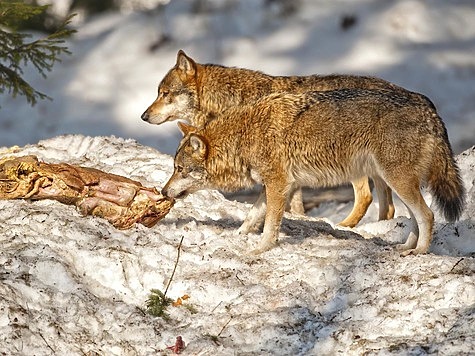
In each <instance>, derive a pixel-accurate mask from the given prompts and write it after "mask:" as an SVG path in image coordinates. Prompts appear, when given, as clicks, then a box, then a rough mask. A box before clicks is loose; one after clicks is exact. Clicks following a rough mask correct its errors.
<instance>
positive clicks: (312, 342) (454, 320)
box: [0, 0, 475, 355]
mask: <svg viewBox="0 0 475 356" xmlns="http://www.w3.org/2000/svg"><path fill="white" fill-rule="evenodd" d="M203 3H204V4H208V6H209V7H210V8H209V9H208V10H207V11H201V12H196V13H192V12H191V2H189V1H173V2H171V4H170V5H168V6H167V7H165V10H164V13H158V12H154V13H139V12H131V13H128V14H106V15H103V16H100V17H96V18H92V19H89V20H88V21H87V22H85V23H83V24H81V25H80V26H79V28H78V33H77V35H76V36H75V37H74V38H73V39H72V40H71V41H70V43H69V46H70V49H71V50H72V52H73V55H72V56H69V57H65V58H64V60H63V62H62V63H60V64H58V65H57V66H55V68H54V70H53V72H52V73H51V74H50V75H49V77H48V79H47V80H43V79H42V78H38V76H37V75H36V74H35V73H34V71H31V70H27V73H26V75H27V77H28V78H29V79H30V80H31V82H32V83H33V85H34V86H35V87H36V88H38V89H39V90H41V91H43V92H45V93H47V94H48V95H50V96H52V97H53V98H54V100H53V101H52V102H50V101H42V102H40V103H38V104H37V105H36V106H35V107H33V108H31V107H29V106H28V105H27V104H26V103H25V100H24V98H21V97H20V98H15V99H12V98H10V97H9V96H7V95H4V96H2V97H0V146H5V147H8V146H13V145H19V146H24V145H26V144H32V145H30V146H25V147H22V148H20V149H18V150H17V151H16V152H14V153H13V154H14V155H26V154H35V155H37V156H38V157H39V158H41V159H43V160H45V161H47V162H69V163H73V164H79V165H84V166H90V167H95V168H99V169H102V170H105V171H107V172H112V173H116V174H120V175H124V176H127V177H129V178H132V179H136V180H139V181H141V182H142V183H143V184H145V185H148V186H157V187H162V186H163V184H164V183H165V182H166V180H167V179H168V177H169V176H170V174H171V170H172V158H171V157H170V156H168V155H166V154H173V153H174V151H175V149H176V145H177V142H178V140H179V139H180V137H181V135H180V134H179V132H178V130H177V129H176V125H175V124H173V123H170V124H166V125H163V126H152V125H150V124H147V123H144V122H142V120H141V119H140V115H141V113H142V112H143V111H144V110H145V108H146V107H147V106H148V105H149V104H150V103H151V102H152V100H153V99H154V98H155V95H156V86H157V84H158V82H159V81H160V79H161V78H162V77H163V75H164V74H165V73H166V72H167V70H168V69H169V68H170V67H171V66H172V65H173V64H174V62H175V56H176V52H177V50H178V49H180V48H182V49H184V50H185V51H186V52H187V53H188V54H189V55H191V56H192V57H194V58H195V59H196V60H198V61H199V62H215V63H221V64H224V65H235V66H242V67H249V68H254V69H259V70H263V71H265V72H268V73H271V74H302V75H303V74H310V73H320V74H325V73H335V72H338V73H359V74H370V75H376V76H380V77H383V78H385V79H388V80H390V81H393V82H395V83H397V84H400V85H402V86H404V87H406V88H408V89H411V90H416V91H419V92H422V93H424V94H426V95H428V96H429V97H430V98H431V99H432V100H433V101H434V103H435V104H436V106H437V108H438V110H439V112H440V114H441V116H442V117H443V118H444V121H445V122H446V124H447V128H448V132H449V136H450V139H451V142H452V143H453V146H454V149H455V151H456V152H462V151H463V150H466V149H468V150H467V151H465V152H463V153H462V154H461V155H459V156H458V162H459V164H460V167H461V169H462V173H463V177H464V182H465V184H466V188H467V192H468V194H467V209H466V210H465V212H464V215H463V216H462V219H461V221H460V222H458V223H456V224H446V223H444V222H443V220H442V219H441V218H440V217H439V216H437V218H436V224H435V237H434V241H433V243H432V247H431V250H430V254H428V255H424V256H409V257H406V258H401V257H400V256H399V255H398V254H397V253H395V252H394V251H393V250H392V248H391V245H392V244H393V243H397V242H401V241H402V240H403V239H404V238H405V236H406V235H407V229H408V219H407V217H405V215H406V213H405V210H404V208H403V207H401V206H397V211H396V214H397V216H398V217H397V218H396V219H393V220H391V221H388V222H376V216H377V213H376V211H377V206H376V204H373V205H372V206H371V208H370V210H369V212H368V214H367V216H366V217H365V218H364V220H363V221H362V223H361V225H359V226H358V227H357V228H356V229H340V228H337V227H335V226H334V223H335V222H338V221H339V220H340V218H341V216H344V215H345V213H346V212H347V211H348V210H349V209H350V208H351V204H352V203H349V204H339V205H338V204H334V203H328V204H324V205H323V206H321V207H320V208H319V209H315V210H313V211H312V212H311V214H310V215H311V216H310V217H308V218H305V219H301V218H297V217H295V216H290V215H286V218H285V219H284V222H283V228H282V233H281V244H280V246H279V247H277V248H275V249H273V250H271V251H269V252H266V253H264V254H262V255H261V256H258V257H254V256H249V255H248V251H249V250H251V249H252V248H253V247H254V245H255V244H256V243H257V241H258V238H259V236H258V235H249V236H238V235H236V234H235V232H234V230H235V229H237V228H238V227H239V225H240V223H241V221H242V219H243V218H244V216H245V214H246V212H247V210H248V209H249V205H246V204H241V203H238V202H232V201H228V200H226V199H224V198H223V197H222V195H221V194H219V193H217V192H213V191H205V192H199V193H196V194H194V195H192V196H190V197H188V198H187V199H185V200H184V201H179V202H178V203H177V204H176V205H175V207H174V208H173V209H172V211H171V212H170V213H169V215H168V216H167V217H166V218H165V219H164V220H162V221H161V222H159V224H158V225H157V226H155V227H154V228H152V229H147V228H145V227H143V226H136V227H134V228H133V229H130V230H127V231H118V230H116V229H114V228H113V227H112V226H111V225H110V224H109V223H107V222H106V221H104V220H102V219H98V218H93V217H81V216H80V215H79V213H78V212H77V211H76V209H75V208H74V207H72V206H66V205H62V204H60V203H58V202H54V201H41V202H34V203H32V202H27V201H0V231H1V234H0V241H1V242H0V244H1V249H0V278H1V282H0V353H2V352H3V354H6V355H10V354H12V355H32V354H35V355H50V354H57V355H81V354H88V355H94V354H99V355H152V354H157V353H160V352H159V351H158V350H163V349H165V347H166V346H169V345H172V344H173V343H174V341H175V338H176V336H178V335H181V336H182V337H183V339H184V341H185V342H186V344H187V348H186V349H185V351H184V354H190V355H191V354H198V355H234V354H243V355H246V354H247V355H266V354H267V355H271V354H272V355H276V354H277V355H279V354H281V355H290V354H295V355H298V354H300V355H304V354H318V355H325V354H328V355H334V354H354V355H359V354H363V353H366V354H370V355H371V354H374V355H386V354H393V355H407V354H412V355H425V354H442V355H463V354H471V353H473V350H474V349H475V331H474V325H475V259H474V256H475V222H474V218H473V217H474V216H475V198H474V197H475V188H474V187H473V186H474V179H475V150H474V149H473V148H470V147H472V146H473V145H474V144H475V139H474V137H475V101H474V100H473V98H474V94H475V85H474V83H475V70H474V69H475V56H474V53H475V4H474V3H473V1H472V0H457V1H450V2H449V1H445V0H432V1H430V2H428V1H415V0H412V1H411V0H401V1H381V0H367V1H358V2H357V1H349V0H348V1H334V0H319V1H312V0H301V1H299V3H300V5H299V6H298V7H297V10H296V12H295V13H293V14H292V15H290V16H285V17H284V16H279V12H280V11H282V9H283V8H282V7H280V5H279V4H283V3H285V2H278V1H277V2H275V1H274V2H266V1H264V0H257V1H253V0H245V1H241V2H219V1H207V2H206V1H205V2H203ZM265 3H272V4H273V5H271V6H267V7H266V6H265V5H264V4H265ZM226 4H234V5H232V6H226ZM345 16H350V17H351V16H354V18H355V19H356V22H355V24H354V25H353V26H351V27H349V28H348V29H347V30H343V29H342V26H341V21H342V19H343V17H345ZM162 35H167V36H169V37H170V38H171V41H169V42H166V43H164V44H162V45H161V46H159V47H158V49H156V50H155V51H150V50H149V48H150V46H151V45H152V44H153V43H154V42H156V41H157V40H158V39H159V38H160V36H162ZM63 134H73V135H68V136H59V135H63ZM82 135H85V136H82ZM110 135H115V136H117V137H121V138H114V137H111V136H110ZM40 140H42V141H40ZM135 140H137V141H138V142H139V143H137V142H136V141H135ZM38 141H39V142H38ZM144 145H145V146H144ZM157 150H158V151H157ZM160 152H161V153H160ZM7 153H9V154H11V150H10V151H8V150H6V148H4V149H2V151H1V152H0V154H7ZM165 153H166V154H165ZM427 198H428V199H430V197H429V196H428V197H427ZM318 217H325V218H324V219H320V218H318ZM182 237H184V239H183V245H182V251H181V256H180V260H179V263H178V267H177V271H176V274H175V277H174V278H173V281H172V283H171V285H170V289H169V291H168V296H170V297H172V298H178V297H181V296H183V295H184V294H188V295H189V296H190V299H189V300H186V301H184V304H189V305H192V306H193V307H194V309H195V310H196V313H192V312H191V311H190V309H187V308H185V307H170V308H169V314H170V318H171V320H170V321H165V320H163V319H162V318H156V317H152V316H150V315H148V314H146V313H144V312H143V310H144V307H145V301H146V299H147V297H148V295H149V293H150V290H151V289H152V288H156V289H160V290H162V291H163V290H164V289H165V286H166V285H167V283H168V279H169V278H170V275H171V273H172V270H173V267H174V264H175V260H176V257H177V248H178V245H179V242H180V240H181V238H182ZM163 353H165V354H166V353H170V351H164V352H163Z"/></svg>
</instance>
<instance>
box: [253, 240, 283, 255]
mask: <svg viewBox="0 0 475 356" xmlns="http://www.w3.org/2000/svg"><path fill="white" fill-rule="evenodd" d="M278 244H279V243H278V242H277V241H275V242H265V243H262V242H261V243H259V244H258V245H257V248H256V249H254V250H252V251H251V255H254V256H256V255H260V254H261V253H263V252H266V251H269V250H271V249H273V248H274V247H276V246H277V245H278Z"/></svg>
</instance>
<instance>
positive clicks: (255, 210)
mask: <svg viewBox="0 0 475 356" xmlns="http://www.w3.org/2000/svg"><path fill="white" fill-rule="evenodd" d="M265 214H266V189H265V187H262V190H261V193H260V194H259V196H258V197H257V200H256V202H255V203H254V205H253V206H252V208H251V210H249V213H248V214H247V215H246V218H245V219H244V222H243V223H242V225H241V227H240V228H239V229H238V231H237V232H238V234H242V235H245V234H248V233H250V232H253V231H256V230H258V229H259V227H260V226H261V225H262V223H263V221H264V217H265Z"/></svg>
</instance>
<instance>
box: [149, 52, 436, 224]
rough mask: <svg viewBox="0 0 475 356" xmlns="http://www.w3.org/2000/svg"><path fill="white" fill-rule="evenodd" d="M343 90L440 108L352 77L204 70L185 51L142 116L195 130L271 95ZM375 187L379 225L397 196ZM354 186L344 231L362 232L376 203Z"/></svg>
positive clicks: (364, 183) (297, 202)
mask: <svg viewBox="0 0 475 356" xmlns="http://www.w3.org/2000/svg"><path fill="white" fill-rule="evenodd" d="M340 88H366V89H385V90H392V91H396V92H398V93H399V94H400V95H406V96H409V97H412V98H413V99H414V100H419V101H420V102H421V104H423V105H426V106H427V107H428V108H430V109H431V110H433V111H435V107H434V105H433V104H432V103H431V102H430V100H429V99H428V98H426V97H425V96H423V95H421V94H418V93H413V92H410V91H407V90H405V89H403V88H401V87H399V86H397V85H395V84H392V83H390V82H387V81H385V80H383V79H379V78H374V77H366V76H352V75H327V76H319V75H311V76H288V77H287V76H271V75H267V74H264V73H262V72H258V71H254V70H249V69H244V68H233V67H225V66H221V65H215V64H199V63H196V62H195V61H194V60H193V59H192V58H191V57H189V56H187V55H186V54H185V52H183V51H182V50H180V51H179V52H178V54H177V60H176V64H175V66H174V67H173V68H172V69H171V70H170V71H169V72H168V73H167V74H166V75H165V77H164V78H163V80H162V81H161V83H160V85H159V87H158V96H157V98H156V100H155V101H154V102H153V103H152V104H151V105H150V106H149V107H148V108H147V110H146V111H145V112H144V113H143V114H142V119H143V120H144V121H147V122H149V123H152V124H161V123H163V122H166V121H172V120H176V119H181V120H186V121H188V122H189V123H191V124H192V125H193V126H195V127H203V126H204V124H205V123H206V122H208V121H209V120H210V119H212V118H213V117H215V116H216V115H218V114H220V113H221V112H222V111H224V110H225V109H227V108H229V107H231V106H236V105H242V104H246V103H250V102H254V101H256V100H257V99H259V98H261V97H263V96H266V95H269V94H271V93H276V92H290V93H304V92H307V91H317V90H318V91H327V90H333V89H340ZM374 183H375V188H376V192H377V194H378V197H379V219H380V220H383V219H392V218H393V216H394V205H393V202H392V194H391V190H390V189H389V188H388V187H387V186H386V185H385V184H384V182H382V181H375V182H374ZM352 184H353V189H354V193H355V194H354V195H355V202H354V207H353V210H352V211H351V212H350V214H349V215H348V216H347V217H346V218H345V219H344V220H343V221H342V222H340V225H342V226H348V227H354V226H356V224H357V223H358V222H359V221H360V220H361V218H362V217H363V216H364V214H365V213H366V211H367V209H368V207H369V205H370V204H371V202H372V195H371V190H370V188H369V184H368V178H367V177H361V178H359V179H357V180H354V181H352ZM262 194H264V192H262ZM262 194H261V195H262ZM291 196H293V198H292V199H291V200H290V207H291V209H290V210H291V211H293V212H296V213H300V214H303V213H304V209H303V204H302V196H301V190H300V189H296V190H295V192H293V193H292V194H291Z"/></svg>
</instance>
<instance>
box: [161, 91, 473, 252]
mask: <svg viewBox="0 0 475 356" xmlns="http://www.w3.org/2000/svg"><path fill="white" fill-rule="evenodd" d="M180 127H181V129H182V131H183V133H184V138H183V140H182V141H181V143H180V146H179V148H178V151H177V154H176V156H175V169H174V172H173V175H172V177H171V178H170V180H169V181H168V182H167V184H166V185H165V187H164V188H163V191H162V194H163V195H166V196H169V197H172V198H178V197H182V196H185V195H186V194H188V193H192V192H194V191H197V190H199V189H204V188H216V189H222V190H235V189H239V188H245V187H251V186H253V185H254V184H256V183H257V182H261V183H262V184H264V185H265V187H266V197H265V199H261V198H260V199H258V200H257V202H256V203H255V204H254V206H253V207H252V208H251V211H250V212H249V214H248V215H247V217H246V219H245V221H244V223H243V224H242V226H241V227H240V229H239V231H240V232H243V233H247V232H249V231H251V230H253V229H255V228H256V227H258V226H259V225H260V224H261V223H262V220H263V219H264V217H265V223H264V231H263V234H262V239H261V241H260V243H259V245H258V248H257V252H262V251H265V250H267V249H269V248H270V247H272V246H273V245H274V244H275V243H276V242H277V237H278V234H279V229H280V223H281V220H282V216H283V212H284V206H285V203H286V199H287V198H288V194H289V192H291V191H292V190H293V189H295V187H299V186H316V187H321V186H329V185H337V184H341V183H344V182H347V181H352V180H355V179H359V178H361V177H364V176H366V177H371V178H372V179H374V180H375V181H376V182H378V181H382V182H385V184H387V185H389V187H391V189H393V190H394V191H395V192H396V193H397V195H398V196H399V197H400V198H401V200H402V201H403V202H404V204H405V205H406V206H407V208H408V210H409V214H410V217H411V221H412V223H413V227H412V230H411V232H410V234H409V236H408V238H407V241H406V243H405V244H403V245H400V249H401V250H403V251H404V252H403V254H404V255H406V254H411V253H412V254H418V253H425V252H427V250H428V249H429V246H430V243H431V240H432V226H433V220H434V215H433V213H432V211H431V210H430V209H429V208H428V206H427V205H426V203H425V201H424V199H423V197H422V194H421V191H420V187H421V185H426V186H428V188H429V189H430V191H431V192H432V194H433V195H434V197H435V201H436V202H437V203H438V206H439V207H440V208H441V210H442V211H443V213H444V214H445V217H446V219H447V220H449V221H453V220H456V219H458V218H459V216H460V214H461V211H462V208H463V203H464V198H463V196H464V188H463V185H462V182H461V178H460V174H459V170H458V168H457V166H456V163H455V161H454V159H453V154H452V149H451V147H450V143H449V141H448V137H447V132H446V129H445V126H444V124H443V122H442V120H441V119H440V118H439V117H438V116H435V114H434V112H433V111H432V110H428V108H427V106H426V105H424V104H422V103H421V102H420V101H419V100H417V99H414V98H411V97H409V96H407V95H403V94H400V93H397V92H395V91H385V90H363V89H342V90H336V91H328V92H309V93H305V94H285V93H279V94H271V95H269V96H267V97H264V98H262V99H260V100H258V101H257V102H255V103H253V104H248V105H241V106H236V107H233V108H230V109H228V110H226V111H224V112H223V113H222V114H219V115H218V116H217V117H216V118H215V119H214V120H211V121H210V122H209V123H207V124H206V125H205V126H204V127H203V128H201V129H196V128H193V127H192V126H188V125H186V124H180ZM266 203H267V207H266Z"/></svg>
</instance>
